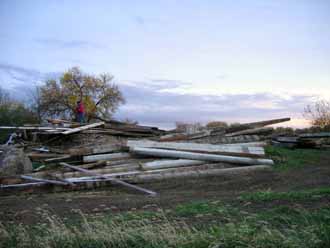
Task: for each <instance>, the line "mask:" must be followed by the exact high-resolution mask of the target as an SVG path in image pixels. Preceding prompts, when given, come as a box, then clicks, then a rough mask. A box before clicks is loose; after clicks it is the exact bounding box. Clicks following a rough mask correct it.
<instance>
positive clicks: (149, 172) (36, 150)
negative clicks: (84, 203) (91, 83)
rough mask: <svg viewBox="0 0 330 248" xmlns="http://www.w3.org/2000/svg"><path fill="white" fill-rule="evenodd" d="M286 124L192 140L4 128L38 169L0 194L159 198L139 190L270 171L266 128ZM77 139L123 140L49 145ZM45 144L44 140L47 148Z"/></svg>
mask: <svg viewBox="0 0 330 248" xmlns="http://www.w3.org/2000/svg"><path fill="white" fill-rule="evenodd" d="M288 120H290V118H283V119H275V120H268V121H261V122H254V123H247V124H240V125H237V126H234V127H229V128H213V129H208V130H204V131H203V132H199V133H194V134H187V133H178V132H176V131H164V130H160V129H158V128H156V127H148V126H141V125H134V124H127V123H122V122H117V121H111V122H107V123H105V122H97V123H92V124H87V125H79V124H78V123H72V122H68V121H64V120H53V119H52V120H49V122H50V123H51V125H49V126H33V125H29V126H22V127H0V129H10V130H14V131H15V132H17V133H18V135H16V136H12V137H11V141H10V142H9V143H13V142H14V139H15V138H16V137H22V138H23V140H25V141H26V140H32V141H33V142H32V143H25V144H24V147H25V150H26V154H27V156H28V157H29V158H30V159H31V161H32V162H33V164H34V165H36V164H38V166H35V170H34V171H32V172H31V173H28V174H24V175H16V176H12V177H6V178H0V189H1V190H0V192H4V193H7V192H8V191H9V192H12V190H23V191H25V190H26V189H28V190H31V189H36V188H37V189H40V188H54V187H55V188H56V189H59V190H64V189H65V190H67V189H70V190H76V189H84V188H91V187H92V188H94V187H98V186H104V185H108V184H118V185H121V186H123V187H128V188H130V189H133V190H136V191H141V192H143V193H146V194H149V195H156V192H154V191H151V190H148V189H145V188H142V187H140V186H138V185H136V184H139V183H144V182H149V181H158V180H164V179H170V178H185V177H205V176H218V175H225V174H234V173H245V172H248V171H253V170H269V169H271V168H272V165H273V164H274V163H273V161H272V160H271V159H268V158H267V157H266V155H265V150H264V146H265V145H266V142H265V141H264V138H263V137H266V136H267V135H269V134H270V133H271V132H272V130H273V129H272V128H270V127H267V126H268V125H272V124H277V123H281V122H284V121H288ZM78 134H79V135H81V134H86V135H89V134H98V135H101V136H102V135H103V136H104V135H110V136H114V137H120V139H115V140H114V141H112V142H107V143H103V144H99V143H97V142H95V144H92V145H85V146H78V147H77V146H72V147H69V148H67V147H66V148H65V149H64V148H62V149H59V148H55V147H51V146H50V145H48V143H47V142H48V141H49V140H52V139H53V138H56V139H59V140H61V139H62V138H63V139H64V137H72V136H75V135H78ZM45 137H46V139H45ZM306 138H307V137H306ZM308 138H310V137H308ZM42 140H46V141H47V142H46V143H47V145H45V144H43V143H42ZM40 142H41V143H40ZM7 143H8V142H7ZM9 143H8V144H9ZM26 144H28V145H26Z"/></svg>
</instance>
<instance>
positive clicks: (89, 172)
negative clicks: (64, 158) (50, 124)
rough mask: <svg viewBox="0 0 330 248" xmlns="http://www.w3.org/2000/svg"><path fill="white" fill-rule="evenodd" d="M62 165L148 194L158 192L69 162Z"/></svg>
mask: <svg viewBox="0 0 330 248" xmlns="http://www.w3.org/2000/svg"><path fill="white" fill-rule="evenodd" d="M60 165H63V166H65V167H68V168H71V169H73V170H76V171H80V172H84V173H86V174H87V175H92V176H96V177H99V178H104V179H111V181H113V182H115V183H117V184H120V185H123V186H126V187H128V188H131V189H135V190H138V191H141V192H144V193H147V194H149V195H152V196H155V195H157V193H156V192H154V191H151V190H148V189H144V188H142V187H139V186H136V185H132V184H130V183H126V182H124V181H122V180H120V179H117V178H110V177H107V176H104V175H102V174H97V173H94V172H91V171H89V170H86V169H83V168H79V167H77V166H73V165H69V164H67V163H60Z"/></svg>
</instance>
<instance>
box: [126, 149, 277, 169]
mask: <svg viewBox="0 0 330 248" xmlns="http://www.w3.org/2000/svg"><path fill="white" fill-rule="evenodd" d="M130 150H131V151H132V152H133V153H136V154H140V155H149V156H155V157H165V158H184V159H191V160H202V161H213V162H227V163H234V164H246V165H257V164H263V165H274V162H273V160H271V159H260V158H246V157H234V156H225V155H214V154H203V153H194V152H182V151H172V150H165V149H152V148H142V147H133V148H131V149H130Z"/></svg>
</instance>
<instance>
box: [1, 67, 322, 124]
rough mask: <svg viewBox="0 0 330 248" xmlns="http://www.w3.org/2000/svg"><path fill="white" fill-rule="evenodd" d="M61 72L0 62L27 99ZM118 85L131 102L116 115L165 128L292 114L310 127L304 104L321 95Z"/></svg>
mask: <svg viewBox="0 0 330 248" xmlns="http://www.w3.org/2000/svg"><path fill="white" fill-rule="evenodd" d="M59 75H60V73H41V72H39V71H37V70H33V69H27V68H23V67H19V66H15V65H8V64H0V79H2V78H3V77H4V76H6V78H7V80H6V82H7V84H6V86H7V89H9V90H10V92H11V93H12V94H13V95H15V96H16V97H17V98H22V99H23V98H25V99H26V98H27V97H28V96H27V94H28V92H31V91H32V90H33V87H34V85H35V84H34V83H35V82H36V81H38V80H39V81H40V82H41V81H42V79H45V78H46V77H53V78H54V77H58V76H59ZM2 85H3V84H2V82H1V86H2ZM118 85H119V87H120V89H121V90H122V92H123V94H124V96H125V98H126V104H125V105H123V106H121V107H120V109H119V111H118V113H116V115H115V117H116V118H119V119H124V118H129V119H133V120H137V121H138V122H139V123H142V124H147V125H155V126H159V127H162V128H172V127H174V124H175V122H176V121H183V122H190V123H193V122H201V123H207V122H209V121H214V120H222V121H227V122H250V121H257V120H264V119H271V118H281V117H288V116H289V117H292V118H293V119H294V120H293V121H292V122H291V125H293V126H302V125H306V122H305V121H304V120H303V117H302V113H303V110H304V107H305V106H306V105H307V104H310V103H312V102H313V101H314V100H315V99H316V98H317V96H316V95H308V94H296V95H288V94H286V95H279V94H273V93H270V92H265V93H253V94H221V95H211V94H202V93H201V94H192V93H183V92H184V91H181V92H180V91H177V89H179V88H189V87H192V85H191V84H190V83H187V82H183V81H179V80H171V79H155V78H154V79H149V80H146V81H121V82H118Z"/></svg>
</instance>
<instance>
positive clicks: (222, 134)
mask: <svg viewBox="0 0 330 248" xmlns="http://www.w3.org/2000/svg"><path fill="white" fill-rule="evenodd" d="M286 121H290V118H281V119H272V120H265V121H259V122H251V123H244V124H238V125H235V126H230V127H227V128H224V127H221V128H213V129H210V130H205V131H203V132H199V133H195V134H186V133H175V132H172V133H171V134H167V135H163V136H161V137H160V138H159V139H158V140H159V141H161V142H167V141H178V142H180V141H181V142H185V141H189V142H194V143H209V144H230V143H242V142H244V143H245V142H256V141H263V140H266V139H268V138H269V135H270V134H271V133H272V132H273V128H272V127H267V126H269V125H274V124H278V123H282V122H286Z"/></svg>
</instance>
